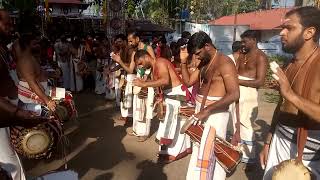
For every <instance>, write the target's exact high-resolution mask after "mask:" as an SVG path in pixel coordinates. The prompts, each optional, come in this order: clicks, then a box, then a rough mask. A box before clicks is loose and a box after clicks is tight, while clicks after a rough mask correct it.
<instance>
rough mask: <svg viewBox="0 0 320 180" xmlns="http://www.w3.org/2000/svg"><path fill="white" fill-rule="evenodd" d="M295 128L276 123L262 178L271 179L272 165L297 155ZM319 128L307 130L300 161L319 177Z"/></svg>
mask: <svg viewBox="0 0 320 180" xmlns="http://www.w3.org/2000/svg"><path fill="white" fill-rule="evenodd" d="M296 137H297V130H296V128H292V127H288V126H284V125H282V124H280V123H279V124H278V125H277V127H276V130H275V133H274V134H273V136H272V141H271V144H270V149H269V155H268V161H267V165H266V168H265V174H264V177H263V179H264V180H271V178H272V174H273V171H274V167H275V166H277V165H278V164H280V163H281V162H282V161H285V160H288V159H295V158H296V157H297V156H298V153H297V149H298V148H297V144H296ZM319 152H320V130H308V138H307V142H306V145H305V148H304V150H303V156H302V159H303V160H302V163H303V164H304V165H305V166H306V167H307V168H308V169H309V170H310V171H312V174H313V175H315V176H316V179H317V180H319V179H320V154H319Z"/></svg>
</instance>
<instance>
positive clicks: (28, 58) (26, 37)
mask: <svg viewBox="0 0 320 180" xmlns="http://www.w3.org/2000/svg"><path fill="white" fill-rule="evenodd" d="M39 35H40V34H34V33H24V34H21V37H20V39H19V41H18V42H17V43H16V44H14V49H15V51H16V55H17V59H18V60H17V73H18V77H19V80H20V81H19V87H18V88H19V99H20V100H21V101H22V102H24V103H36V104H38V103H39V104H45V105H46V106H47V107H48V108H49V109H50V110H51V111H55V109H56V104H55V102H54V101H53V100H51V98H50V97H49V96H48V93H49V92H48V84H47V83H48V82H47V80H48V78H47V75H46V73H45V72H44V71H43V70H41V67H40V62H39V59H36V58H35V57H34V55H33V53H35V52H37V51H38V50H39V48H40V47H39V41H40V36H39Z"/></svg>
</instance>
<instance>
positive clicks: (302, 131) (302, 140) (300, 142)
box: [297, 53, 320, 162]
mask: <svg viewBox="0 0 320 180" xmlns="http://www.w3.org/2000/svg"><path fill="white" fill-rule="evenodd" d="M319 58H320V54H319V53H318V55H317V56H316V57H315V58H313V59H312V60H311V62H310V64H309V68H308V69H309V70H308V71H307V73H306V76H305V80H304V85H303V90H302V94H301V95H302V97H304V98H306V99H310V97H308V96H309V90H310V89H311V87H310V86H311V84H312V79H313V78H312V76H313V74H312V73H311V72H312V71H311V70H310V68H311V67H314V66H315V63H316V62H317V61H316V60H318V59H319ZM301 117H302V118H307V119H310V118H309V117H307V116H306V115H305V114H303V115H302V116H301ZM297 131H298V132H297V147H298V157H297V160H298V161H300V162H302V156H303V149H304V147H305V145H306V142H307V137H308V130H307V129H306V127H299V128H298V130H297Z"/></svg>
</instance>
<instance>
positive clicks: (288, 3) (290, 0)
mask: <svg viewBox="0 0 320 180" xmlns="http://www.w3.org/2000/svg"><path fill="white" fill-rule="evenodd" d="M275 1H276V0H273V5H276V4H275V3H274V2H275ZM278 1H279V6H280V7H292V6H294V1H295V0H278Z"/></svg>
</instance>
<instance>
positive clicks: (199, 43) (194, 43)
mask: <svg viewBox="0 0 320 180" xmlns="http://www.w3.org/2000/svg"><path fill="white" fill-rule="evenodd" d="M206 44H210V45H212V46H213V47H215V46H214V45H213V44H212V40H211V38H210V36H209V35H208V34H207V33H205V32H203V31H199V32H197V33H194V34H193V35H192V36H191V38H190V40H189V41H188V52H189V53H190V54H194V53H195V51H196V49H201V48H203V47H204V46H205V45H206Z"/></svg>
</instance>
